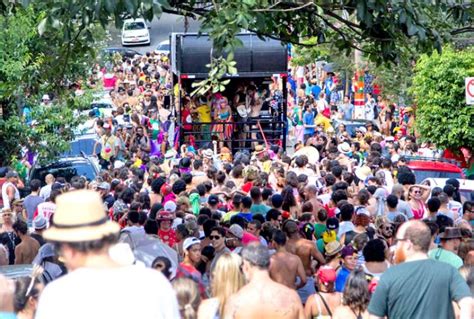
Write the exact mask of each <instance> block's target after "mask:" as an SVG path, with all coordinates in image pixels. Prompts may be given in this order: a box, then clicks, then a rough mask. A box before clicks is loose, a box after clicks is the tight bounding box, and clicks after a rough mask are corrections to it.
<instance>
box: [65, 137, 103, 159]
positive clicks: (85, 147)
mask: <svg viewBox="0 0 474 319" xmlns="http://www.w3.org/2000/svg"><path fill="white" fill-rule="evenodd" d="M95 142H96V140H95V139H94V138H84V139H78V140H75V141H72V142H70V143H69V147H70V149H69V150H68V151H67V152H65V153H63V154H62V156H64V157H68V156H71V157H72V156H81V152H83V153H84V154H92V152H93V150H94V145H95ZM100 149H101V145H100V144H99V145H97V147H96V152H100Z"/></svg>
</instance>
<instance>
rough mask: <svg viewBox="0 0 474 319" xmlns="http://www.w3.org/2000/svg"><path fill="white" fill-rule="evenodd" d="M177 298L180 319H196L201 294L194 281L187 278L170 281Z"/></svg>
mask: <svg viewBox="0 0 474 319" xmlns="http://www.w3.org/2000/svg"><path fill="white" fill-rule="evenodd" d="M172 285H173V289H174V291H175V292H176V299H178V305H179V313H180V315H181V318H182V319H196V314H197V310H198V307H199V304H200V303H201V295H200V294H199V288H198V285H197V284H196V282H194V281H193V280H192V279H189V278H184V277H182V278H178V279H175V280H174V281H173V283H172Z"/></svg>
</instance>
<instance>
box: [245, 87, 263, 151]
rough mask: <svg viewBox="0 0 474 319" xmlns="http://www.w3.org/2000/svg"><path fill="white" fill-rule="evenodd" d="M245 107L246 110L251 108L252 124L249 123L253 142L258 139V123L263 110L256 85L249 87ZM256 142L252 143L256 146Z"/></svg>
mask: <svg viewBox="0 0 474 319" xmlns="http://www.w3.org/2000/svg"><path fill="white" fill-rule="evenodd" d="M245 105H246V108H247V109H249V108H250V123H249V131H251V134H250V138H251V139H252V140H256V139H257V132H256V130H258V126H257V125H256V124H257V121H258V120H259V118H260V110H261V109H262V101H261V99H260V97H259V96H258V93H257V87H256V86H255V85H254V84H250V85H249V86H247V96H246V98H245ZM256 144H257V142H256V141H252V145H253V146H254V145H256Z"/></svg>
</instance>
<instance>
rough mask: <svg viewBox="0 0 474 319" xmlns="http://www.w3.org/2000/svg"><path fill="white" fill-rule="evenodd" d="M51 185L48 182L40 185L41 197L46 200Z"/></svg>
mask: <svg viewBox="0 0 474 319" xmlns="http://www.w3.org/2000/svg"><path fill="white" fill-rule="evenodd" d="M51 186H52V185H51V184H50V185H45V186H43V187H41V190H40V196H41V197H43V199H44V200H47V199H48V198H49V195H50V194H51Z"/></svg>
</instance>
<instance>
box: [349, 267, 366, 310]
mask: <svg viewBox="0 0 474 319" xmlns="http://www.w3.org/2000/svg"><path fill="white" fill-rule="evenodd" d="M369 301H370V294H369V284H368V283H367V279H366V278H365V274H364V271H363V270H362V269H360V268H357V269H355V270H354V271H353V272H352V273H351V274H350V275H349V277H348V278H347V281H346V286H345V288H344V294H343V296H342V303H343V305H345V306H348V307H349V308H351V309H352V310H353V311H354V312H355V313H362V312H364V311H365V310H366V309H367V307H368V305H369Z"/></svg>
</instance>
